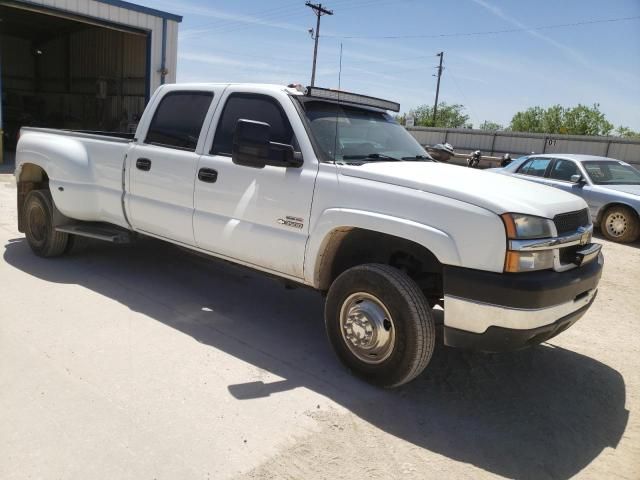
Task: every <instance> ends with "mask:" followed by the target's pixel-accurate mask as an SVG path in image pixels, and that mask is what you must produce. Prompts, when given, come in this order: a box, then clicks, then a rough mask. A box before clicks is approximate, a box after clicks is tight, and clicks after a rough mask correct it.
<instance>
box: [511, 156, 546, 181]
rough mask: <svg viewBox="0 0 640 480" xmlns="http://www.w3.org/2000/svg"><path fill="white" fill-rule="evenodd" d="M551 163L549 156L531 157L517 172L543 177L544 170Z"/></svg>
mask: <svg viewBox="0 0 640 480" xmlns="http://www.w3.org/2000/svg"><path fill="white" fill-rule="evenodd" d="M549 163H551V159H550V158H532V159H531V160H529V161H528V162H526V163H525V164H524V165H522V166H521V167H520V169H519V170H518V173H521V174H523V175H532V176H534V177H544V172H546V171H547V167H548V166H549Z"/></svg>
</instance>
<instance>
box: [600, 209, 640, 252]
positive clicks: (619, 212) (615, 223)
mask: <svg viewBox="0 0 640 480" xmlns="http://www.w3.org/2000/svg"><path fill="white" fill-rule="evenodd" d="M600 230H601V232H602V235H604V236H605V238H607V240H611V241H613V242H620V243H631V242H635V241H636V240H637V239H638V237H639V236H640V221H639V220H638V216H637V215H636V214H635V212H634V211H633V210H631V209H630V208H628V207H623V206H614V207H611V208H608V209H607V211H606V212H604V215H603V216H602V221H601V222H600Z"/></svg>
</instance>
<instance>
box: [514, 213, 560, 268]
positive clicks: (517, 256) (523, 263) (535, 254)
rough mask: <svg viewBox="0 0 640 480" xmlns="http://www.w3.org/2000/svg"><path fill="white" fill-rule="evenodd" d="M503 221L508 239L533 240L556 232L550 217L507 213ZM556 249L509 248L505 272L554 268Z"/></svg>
mask: <svg viewBox="0 0 640 480" xmlns="http://www.w3.org/2000/svg"><path fill="white" fill-rule="evenodd" d="M502 221H503V222H504V227H505V230H506V233H507V239H508V240H531V239H538V238H551V237H553V236H554V234H555V227H554V225H553V222H552V221H551V220H549V219H548V218H542V217H535V216H532V215H523V214H520V213H505V214H503V215H502ZM553 263H554V250H541V251H514V250H507V254H506V257H505V261H504V271H505V272H530V271H535V270H548V269H550V268H553Z"/></svg>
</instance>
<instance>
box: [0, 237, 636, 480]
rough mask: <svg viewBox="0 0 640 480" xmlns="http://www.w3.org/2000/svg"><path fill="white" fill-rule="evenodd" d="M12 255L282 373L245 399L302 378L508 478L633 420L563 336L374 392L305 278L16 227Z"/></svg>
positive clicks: (398, 429) (597, 441) (572, 465)
mask: <svg viewBox="0 0 640 480" xmlns="http://www.w3.org/2000/svg"><path fill="white" fill-rule="evenodd" d="M4 259H5V261H6V262H7V263H8V264H9V265H12V266H13V267H15V268H17V269H20V270H22V271H24V272H26V273H28V274H31V275H34V276H36V277H38V278H41V279H43V280H46V281H48V282H57V283H68V284H79V285H81V286H83V287H85V288H88V289H90V290H93V291H95V292H96V293H98V294H100V295H104V296H106V297H109V298H111V299H113V300H116V301H118V302H120V303H122V304H124V305H126V306H127V307H128V308H130V309H132V310H134V311H138V312H141V313H143V314H145V315H147V316H149V317H151V318H154V319H156V320H157V321H160V322H162V323H164V324H166V325H168V326H170V327H172V328H175V329H177V330H179V331H181V332H184V333H186V334H188V335H191V336H192V337H193V338H194V339H196V340H197V341H198V342H201V343H202V344H206V345H209V346H211V347H213V348H216V349H220V350H222V351H224V352H226V353H229V354H231V355H233V356H235V357H237V358H239V359H241V360H243V361H245V362H248V363H250V364H253V365H255V366H256V367H259V368H261V369H264V370H267V371H269V372H272V373H274V374H275V375H277V376H279V377H281V378H283V379H284V380H280V381H276V382H273V383H266V384H265V383H262V382H247V383H243V384H239V385H230V386H228V389H229V392H230V393H231V394H232V395H233V396H234V397H235V398H236V399H237V401H247V402H250V401H252V400H253V399H256V398H260V397H264V396H267V395H278V394H279V392H283V391H287V390H290V389H292V388H298V387H304V388H308V389H311V390H313V391H316V392H318V393H320V394H322V395H325V396H327V397H329V398H331V399H332V400H334V401H335V402H337V403H338V404H340V405H343V406H344V407H346V408H347V409H349V410H350V411H351V412H353V413H354V414H355V415H358V416H359V417H361V418H362V419H364V420H366V421H367V422H369V423H370V424H372V425H374V426H376V427H377V428H379V429H381V430H383V431H385V432H388V433H389V434H392V435H395V436H397V437H399V438H402V439H404V440H406V441H408V442H411V443H413V444H415V445H417V446H419V447H422V448H425V449H428V450H430V451H432V452H436V453H438V454H440V455H445V456H447V457H449V458H452V459H455V460H457V461H461V462H466V463H471V464H473V465H475V466H477V467H479V468H481V469H484V470H487V471H489V472H492V473H495V474H498V475H502V476H505V477H510V478H542V477H545V478H546V477H549V478H561V479H566V478H569V477H571V476H573V475H575V474H576V473H578V472H579V471H580V470H581V469H583V468H584V467H585V466H587V465H588V464H589V463H590V462H591V461H593V460H594V459H595V458H596V457H597V456H598V455H599V454H600V453H601V452H602V451H603V449H605V448H607V447H611V448H615V447H616V445H617V444H618V442H619V440H620V438H621V437H622V435H623V433H624V431H625V428H626V425H627V420H628V411H627V410H625V383H624V380H623V378H622V376H621V375H620V374H619V373H618V372H617V371H616V370H614V369H612V368H610V367H609V366H607V365H604V364H602V363H600V362H598V361H597V360H594V359H592V358H589V357H587V356H584V355H580V354H577V353H574V352H571V351H569V350H565V349H562V348H558V347H552V346H547V345H543V346H540V347H537V348H535V349H530V350H527V351H523V352H518V353H514V354H507V355H483V354H470V353H465V352H459V351H454V350H452V349H448V348H444V347H441V348H439V349H438V350H437V351H436V354H435V356H434V358H433V360H432V363H431V365H430V366H429V367H428V369H427V370H426V371H425V372H424V373H423V374H422V375H421V376H420V377H419V378H418V379H417V380H416V381H414V382H413V383H411V384H409V385H407V386H405V387H402V388H400V389H397V390H391V391H388V390H380V389H377V388H374V387H371V386H369V385H367V384H364V383H363V382H360V381H359V380H357V379H355V378H354V377H352V376H350V375H349V374H348V373H347V372H346V371H345V369H344V368H343V367H342V366H341V365H340V364H339V363H338V361H337V360H336V358H335V357H334V355H333V354H332V352H331V350H330V346H329V344H328V342H327V341H326V338H325V334H324V328H323V322H322V298H321V297H320V295H319V294H317V293H316V292H313V291H311V290H307V289H304V288H301V289H296V290H293V291H288V290H286V289H285V288H283V286H282V284H281V283H280V282H279V281H277V280H275V279H272V278H269V277H266V276H263V275H260V274H256V273H254V272H252V271H250V270H247V269H244V268H241V267H236V266H233V265H230V264H227V263H225V262H220V261H215V260H204V259H201V258H200V257H199V256H197V255H194V254H192V253H189V252H186V251H183V250H182V249H179V248H176V247H173V246H171V245H167V244H164V243H162V242H156V241H153V240H143V241H141V242H139V243H137V244H134V245H130V246H120V247H115V246H111V245H103V244H90V245H89V246H87V248H86V250H85V251H80V252H78V253H74V254H73V255H71V256H68V257H65V258H61V259H52V260H46V259H41V258H38V257H36V256H34V255H33V254H32V253H31V251H30V250H29V247H28V246H27V244H26V242H25V241H24V240H23V239H15V240H12V241H10V242H9V243H8V244H7V245H6V247H5V252H4ZM371 454H376V453H374V452H371Z"/></svg>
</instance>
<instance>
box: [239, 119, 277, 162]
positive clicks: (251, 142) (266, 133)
mask: <svg viewBox="0 0 640 480" xmlns="http://www.w3.org/2000/svg"><path fill="white" fill-rule="evenodd" d="M269 138H271V125H269V124H268V123H265V122H255V121H253V120H244V119H239V120H238V122H237V123H236V129H235V131H234V133H233V149H232V150H231V160H232V161H233V163H235V164H238V165H244V166H247V167H254V168H264V166H265V165H266V164H267V160H268V159H269Z"/></svg>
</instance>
